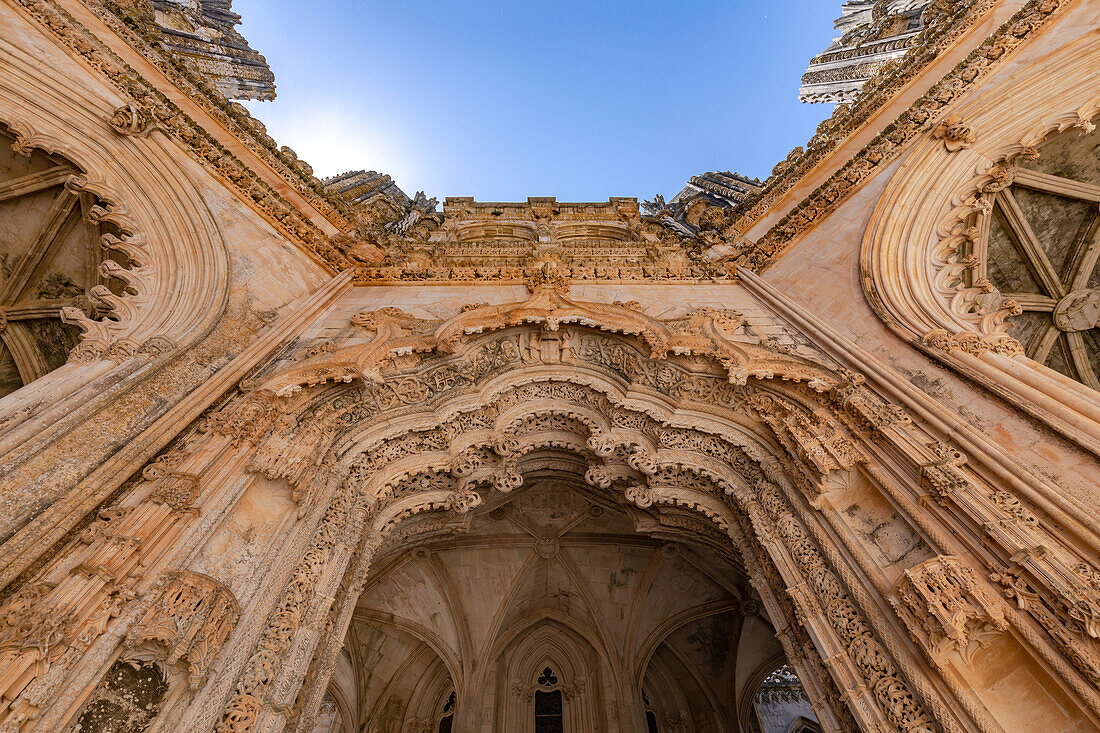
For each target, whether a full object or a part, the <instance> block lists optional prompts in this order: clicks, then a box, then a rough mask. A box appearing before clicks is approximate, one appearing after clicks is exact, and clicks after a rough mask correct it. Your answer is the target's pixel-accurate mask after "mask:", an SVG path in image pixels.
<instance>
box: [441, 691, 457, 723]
mask: <svg viewBox="0 0 1100 733" xmlns="http://www.w3.org/2000/svg"><path fill="white" fill-rule="evenodd" d="M454 722H455V693H454V692H452V693H451V695H450V697H448V698H447V702H446V703H444V705H443V717H441V718H440V719H439V733H451V729H452V728H453V726H454Z"/></svg>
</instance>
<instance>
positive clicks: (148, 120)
mask: <svg viewBox="0 0 1100 733" xmlns="http://www.w3.org/2000/svg"><path fill="white" fill-rule="evenodd" d="M108 122H109V124H110V125H111V127H112V128H114V131H115V132H117V133H118V134H119V135H126V136H127V137H135V136H141V135H148V134H149V133H150V132H152V131H153V129H155V128H156V120H155V119H153V115H152V114H150V113H149V111H148V110H146V109H142V108H141V107H138V106H137V105H135V104H133V103H131V104H127V105H126V106H125V107H119V108H118V109H116V110H115V113H114V114H113V115H111V119H110V120H108Z"/></svg>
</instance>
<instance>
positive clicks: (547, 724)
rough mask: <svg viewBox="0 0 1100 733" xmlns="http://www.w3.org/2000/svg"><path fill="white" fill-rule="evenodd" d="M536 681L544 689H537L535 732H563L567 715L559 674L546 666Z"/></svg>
mask: <svg viewBox="0 0 1100 733" xmlns="http://www.w3.org/2000/svg"><path fill="white" fill-rule="evenodd" d="M536 682H537V684H538V685H539V687H541V688H542V689H536V690H535V733H563V731H564V726H565V716H564V709H563V704H562V694H561V689H560V688H559V686H558V676H557V674H556V673H555V672H554V670H553V669H552V668H550V667H546V668H544V669H543V670H542V673H541V674H540V675H539V678H538V680H537V681H536Z"/></svg>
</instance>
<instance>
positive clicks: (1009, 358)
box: [861, 34, 1100, 452]
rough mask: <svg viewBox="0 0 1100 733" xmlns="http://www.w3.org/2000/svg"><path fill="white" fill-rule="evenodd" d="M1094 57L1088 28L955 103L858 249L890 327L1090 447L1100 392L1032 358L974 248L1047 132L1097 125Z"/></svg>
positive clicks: (1096, 443) (1099, 102) (1096, 447)
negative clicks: (1015, 333)
mask: <svg viewBox="0 0 1100 733" xmlns="http://www.w3.org/2000/svg"><path fill="white" fill-rule="evenodd" d="M994 51H995V49H991V50H990V53H992V52H994ZM1097 63H1100V39H1097V38H1096V36H1095V34H1087V35H1085V36H1083V37H1082V38H1080V39H1079V40H1077V41H1075V42H1073V43H1070V44H1067V45H1065V46H1063V47H1061V48H1059V49H1057V50H1055V51H1051V52H1049V53H1048V54H1047V55H1045V56H1043V57H1042V58H1038V59H1034V60H1033V61H1032V63H1030V64H1029V65H1028V66H1026V67H1025V68H1023V69H1020V70H1017V71H1016V72H1015V73H1014V74H1013V75H1012V76H1011V78H1008V79H1003V80H1001V81H1000V82H999V83H996V84H994V85H992V86H991V87H990V88H987V89H984V90H982V92H981V94H978V95H972V96H971V97H970V98H967V99H966V100H964V101H963V102H962V103H961V104H958V105H957V106H955V107H953V108H952V109H951V110H950V111H949V112H948V113H947V115H946V116H945V117H944V118H943V119H941V120H940V121H939V122H938V124H935V125H933V129H932V132H931V134H928V135H926V136H925V137H924V138H923V139H922V140H921V141H920V142H919V143H917V145H916V146H915V147H914V149H913V150H912V151H910V153H909V154H908V157H907V159H906V161H905V164H904V165H903V166H902V167H901V168H900V169H899V170H898V172H897V173H896V174H895V175H894V177H893V178H892V179H891V181H890V183H889V185H888V186H887V189H886V191H885V193H884V194H883V195H882V197H881V199H880V200H879V202H878V204H877V206H876V209H875V212H874V214H873V215H872V218H871V221H870V223H869V225H868V228H867V232H866V235H865V237H864V240H863V248H862V253H861V270H862V278H863V283H864V290H865V293H866V296H867V298H868V300H869V302H870V303H871V306H872V308H873V309H874V310H875V311H876V312H877V313H878V315H879V316H880V317H881V318H882V319H883V321H885V323H886V324H887V325H888V326H889V327H890V328H891V329H892V330H894V331H895V332H896V333H898V334H899V335H900V336H901V337H902V338H904V339H906V340H907V341H909V342H910V343H912V344H914V345H915V346H917V347H918V348H920V349H922V350H924V351H925V352H927V353H929V354H930V355H932V356H933V357H934V358H936V359H939V360H940V361H943V362H944V363H946V364H948V365H949V366H951V367H952V368H954V369H956V370H958V371H960V372H961V373H963V374H964V375H966V376H968V377H970V378H972V379H974V380H976V381H978V382H979V383H980V384H982V385H984V386H986V387H987V388H989V389H990V390H992V391H993V392H995V393H996V394H999V395H1001V396H1002V397H1004V398H1006V399H1008V400H1009V401H1010V402H1012V403H1013V404H1014V405H1016V406H1018V407H1020V408H1022V409H1024V410H1026V411H1028V412H1029V413H1030V414H1032V415H1034V416H1036V417H1038V418H1040V419H1042V420H1044V421H1045V422H1047V423H1048V424H1050V425H1051V426H1052V427H1054V428H1055V429H1057V430H1058V431H1059V432H1061V433H1062V434H1063V435H1065V436H1066V437H1068V438H1070V439H1071V440H1074V441H1075V442H1077V443H1078V444H1080V445H1081V446H1082V447H1085V448H1087V449H1088V450H1090V451H1093V452H1098V451H1100V394H1098V393H1097V392H1095V391H1093V390H1082V389H1081V388H1080V386H1079V384H1078V383H1075V382H1074V381H1073V380H1072V379H1070V378H1069V377H1066V376H1064V375H1063V374H1059V373H1058V372H1056V371H1054V370H1053V369H1051V368H1049V367H1047V366H1044V365H1043V364H1041V363H1038V362H1036V361H1034V360H1032V359H1030V358H1028V356H1027V355H1026V354H1025V347H1024V345H1022V344H1021V343H1020V342H1019V341H1018V340H1016V339H1015V338H1013V337H1012V336H1011V335H1010V334H1009V328H1010V326H1011V324H1012V319H1013V318H1015V317H1016V316H1018V315H1019V313H1020V312H1021V310H1022V309H1023V308H1022V306H1021V304H1020V303H1019V302H1017V300H1014V299H1012V298H1010V297H1002V295H1001V292H1000V291H999V290H998V289H997V287H996V285H997V284H995V283H991V282H990V281H989V280H988V279H987V278H986V277H985V263H984V262H983V256H982V253H981V251H980V250H981V249H982V247H983V246H984V244H983V243H984V240H985V239H987V238H988V228H989V220H990V218H991V216H992V212H993V208H994V207H995V206H996V205H997V203H996V199H997V197H998V194H1000V192H1002V191H1004V190H1005V189H1007V188H1008V186H1009V185H1011V184H1012V182H1013V179H1014V177H1016V175H1017V170H1019V171H1020V176H1019V177H1020V179H1021V180H1024V179H1025V178H1028V180H1031V179H1037V177H1036V176H1034V175H1030V176H1028V175H1027V174H1029V171H1027V170H1025V169H1024V168H1023V167H1021V165H1020V164H1021V163H1023V162H1024V161H1027V160H1031V159H1033V158H1034V157H1035V156H1037V155H1038V154H1039V150H1038V149H1037V148H1038V147H1039V146H1040V144H1041V143H1042V142H1043V141H1044V139H1046V138H1047V137H1048V136H1049V135H1050V134H1051V133H1055V132H1061V131H1064V130H1067V129H1071V128H1077V129H1079V130H1081V131H1090V130H1092V129H1093V122H1092V121H1091V120H1092V118H1093V117H1094V116H1095V115H1096V114H1097V112H1098V111H1100V95H1098V92H1097V89H1096V84H1095V79H1094V78H1093V76H1094V74H1093V73H1092V70H1093V69H1095V68H1096V65H1097ZM1051 68H1058V69H1061V70H1063V71H1062V73H1059V74H1057V75H1054V76H1052V75H1050V74H1049V69H1051ZM1029 185H1030V184H1029ZM1063 193H1064V191H1063ZM976 249H977V250H979V251H978V252H975V250H976ZM1001 286H1002V287H1004V284H1003V283H1001ZM1006 319H1007V320H1006ZM1085 381H1086V383H1088V382H1089V380H1088V379H1085Z"/></svg>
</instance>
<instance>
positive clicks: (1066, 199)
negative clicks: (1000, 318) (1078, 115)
mask: <svg viewBox="0 0 1100 733" xmlns="http://www.w3.org/2000/svg"><path fill="white" fill-rule="evenodd" d="M1098 153H1100V132H1097V131H1095V130H1094V131H1093V132H1091V133H1090V134H1087V135H1082V134H1081V131H1080V130H1078V129H1072V130H1067V131H1065V132H1063V133H1061V134H1058V135H1056V136H1055V137H1054V138H1052V139H1050V140H1048V141H1047V142H1045V143H1044V144H1042V145H1041V146H1039V147H1038V149H1037V150H1035V151H1034V152H1031V153H1030V154H1027V155H1024V156H1021V157H1020V158H1018V159H1017V161H1016V165H1015V166H1014V167H1008V166H1005V167H1003V168H1002V170H1004V172H1005V176H1006V178H1005V179H1003V181H1002V183H1007V184H1008V185H1005V186H1004V187H1003V188H1001V189H1000V190H998V191H995V192H994V193H993V196H992V200H991V202H990V211H989V214H988V215H985V216H980V219H979V221H980V226H981V232H980V235H979V237H978V238H977V240H976V241H974V243H973V246H972V247H971V248H970V251H966V252H963V253H962V255H963V257H966V256H967V255H973V259H974V260H975V266H974V269H973V270H972V271H971V273H970V275H969V278H970V284H971V285H972V286H976V287H978V288H980V289H983V290H985V291H986V293H987V297H986V298H985V299H986V300H988V301H989V305H995V303H994V301H997V300H999V301H1001V302H1002V303H1007V302H1008V301H1012V302H1014V303H1015V304H1016V306H1017V307H1016V310H1018V311H1019V313H1017V315H1015V316H1011V317H1010V318H1009V321H1008V323H1009V330H1008V333H1009V335H1010V336H1012V337H1014V338H1015V339H1017V340H1018V341H1019V342H1020V343H1021V344H1022V346H1023V348H1024V351H1025V353H1026V354H1027V356H1028V357H1030V358H1032V359H1034V360H1035V361H1037V362H1039V363H1041V364H1044V365H1045V366H1048V367H1050V368H1051V369H1054V370H1055V371H1057V372H1060V373H1061V374H1064V375H1066V376H1068V377H1070V378H1071V379H1076V380H1078V381H1080V382H1083V383H1084V384H1086V385H1088V386H1090V387H1092V388H1093V389H1097V390H1100V335H1098V332H1097V322H1098V320H1100V270H1098V269H1097V259H1098V257H1100V207H1098V204H1100V162H1098V161H1100V154H1098ZM998 187H999V186H998Z"/></svg>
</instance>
